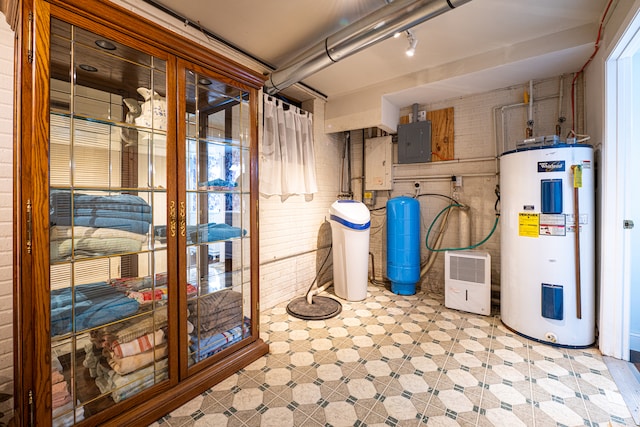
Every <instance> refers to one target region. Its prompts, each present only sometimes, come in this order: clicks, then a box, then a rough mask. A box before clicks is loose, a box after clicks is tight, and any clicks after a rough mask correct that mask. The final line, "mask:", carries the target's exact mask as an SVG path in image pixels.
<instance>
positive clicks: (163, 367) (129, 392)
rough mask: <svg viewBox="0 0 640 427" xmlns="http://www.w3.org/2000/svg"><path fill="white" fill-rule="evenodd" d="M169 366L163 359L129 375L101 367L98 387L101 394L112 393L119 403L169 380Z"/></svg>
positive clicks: (97, 381) (97, 380)
mask: <svg viewBox="0 0 640 427" xmlns="http://www.w3.org/2000/svg"><path fill="white" fill-rule="evenodd" d="M167 364H168V359H162V360H160V361H158V362H156V363H154V364H152V365H149V366H147V367H146V368H142V369H139V370H137V371H135V372H132V373H130V374H127V375H120V374H117V373H116V372H115V371H114V370H113V369H108V370H107V369H106V368H104V367H102V366H101V365H100V368H99V373H98V378H96V385H97V386H98V388H99V389H100V393H102V394H106V393H111V398H112V399H113V400H114V401H115V402H116V403H117V402H120V401H121V400H124V399H126V398H128V397H131V396H133V395H135V394H138V393H139V392H141V391H142V390H144V389H146V388H149V387H151V386H152V385H154V384H156V383H158V382H160V381H163V380H165V379H166V378H168V373H167Z"/></svg>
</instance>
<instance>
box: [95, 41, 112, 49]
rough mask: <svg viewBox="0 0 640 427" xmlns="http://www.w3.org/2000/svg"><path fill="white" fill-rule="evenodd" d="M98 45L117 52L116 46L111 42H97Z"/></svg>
mask: <svg viewBox="0 0 640 427" xmlns="http://www.w3.org/2000/svg"><path fill="white" fill-rule="evenodd" d="M96 45H97V46H98V47H100V48H102V49H106V50H116V45H115V44H113V43H111V42H110V41H109V40H96Z"/></svg>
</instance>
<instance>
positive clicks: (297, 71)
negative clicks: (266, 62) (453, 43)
mask: <svg viewBox="0 0 640 427" xmlns="http://www.w3.org/2000/svg"><path fill="white" fill-rule="evenodd" d="M469 1H471V0H417V1H416V0H394V1H393V2H391V3H388V4H387V5H385V6H383V7H381V8H380V9H378V10H376V11H375V12H373V13H371V14H369V15H367V16H365V17H364V18H362V19H360V20H358V21H356V22H354V23H353V24H351V25H349V26H347V27H345V28H343V29H341V30H340V31H338V32H337V33H335V34H333V35H331V36H329V37H327V38H326V39H324V40H322V41H320V42H318V43H317V44H315V45H314V46H312V47H311V48H309V49H308V50H306V51H305V52H304V53H302V54H301V55H299V56H297V57H296V58H294V59H292V60H291V61H289V62H288V63H286V64H285V65H284V66H283V67H281V68H280V69H278V70H276V71H274V72H272V73H271V74H270V75H269V77H268V79H267V82H266V83H265V86H264V90H265V92H267V93H269V94H275V93H277V92H279V91H281V90H283V89H285V88H287V87H289V86H291V85H292V84H294V83H297V82H299V81H300V80H302V79H304V78H306V77H309V76H310V75H312V74H314V73H317V72H318V71H320V70H322V69H324V68H326V67H328V66H329V65H331V64H333V63H335V62H338V61H339V60H341V59H343V58H346V57H347V56H349V55H352V54H354V53H356V52H360V51H361V50H363V49H366V48H368V47H370V46H373V45H374V44H376V43H378V42H381V41H382V40H386V39H388V38H389V37H392V36H393V35H394V34H395V33H397V32H402V31H406V30H408V29H409V28H411V27H414V26H416V25H418V24H421V23H423V22H425V21H427V20H429V19H431V18H434V17H436V16H438V15H440V14H442V13H444V12H446V11H448V10H451V9H454V8H455V7H458V6H460V5H463V4H465V3H467V2H469Z"/></svg>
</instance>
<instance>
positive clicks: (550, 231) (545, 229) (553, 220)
mask: <svg viewBox="0 0 640 427" xmlns="http://www.w3.org/2000/svg"><path fill="white" fill-rule="evenodd" d="M566 234H567V228H566V217H565V215H563V214H559V215H555V214H540V235H541V236H566Z"/></svg>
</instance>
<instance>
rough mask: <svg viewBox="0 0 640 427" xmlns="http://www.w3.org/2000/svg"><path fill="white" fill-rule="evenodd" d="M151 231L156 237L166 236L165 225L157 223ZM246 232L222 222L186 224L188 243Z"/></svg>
mask: <svg viewBox="0 0 640 427" xmlns="http://www.w3.org/2000/svg"><path fill="white" fill-rule="evenodd" d="M153 233H154V236H155V237H158V238H164V237H167V226H166V225H158V226H156V227H154V229H153ZM246 234H247V230H244V229H241V228H239V227H233V226H231V225H228V224H224V223H222V224H218V223H214V222H211V223H208V224H200V225H188V226H187V240H188V243H201V242H215V241H218V240H226V239H232V238H235V237H240V236H246Z"/></svg>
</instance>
